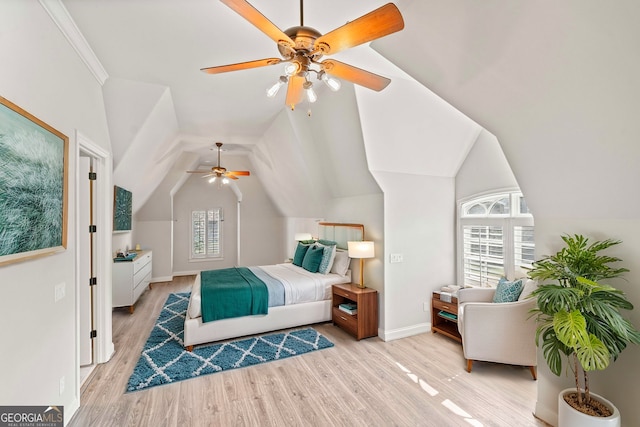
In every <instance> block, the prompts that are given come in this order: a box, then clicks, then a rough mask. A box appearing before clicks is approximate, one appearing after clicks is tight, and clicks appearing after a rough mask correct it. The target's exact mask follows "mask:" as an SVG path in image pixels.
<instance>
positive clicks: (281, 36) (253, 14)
mask: <svg viewBox="0 0 640 427" xmlns="http://www.w3.org/2000/svg"><path fill="white" fill-rule="evenodd" d="M220 1H221V2H222V3H224V4H226V5H227V6H229V7H230V8H231V9H233V10H234V11H235V12H236V13H237V14H238V15H240V16H242V17H243V18H244V19H246V20H247V21H249V22H251V23H252V24H253V25H254V26H255V27H256V28H258V29H259V30H260V31H262V32H263V33H265V34H266V35H267V36H269V38H271V40H273V41H275V42H276V43H278V44H279V45H283V46H289V47H291V48H293V47H294V46H295V43H294V42H293V40H291V37H289V36H288V35H286V34H285V33H284V32H283V31H282V30H281V29H280V28H278V27H276V26H275V24H274V23H273V22H271V21H269V20H268V19H267V18H266V17H265V16H264V15H263V14H262V13H260V12H259V11H258V9H256V8H255V7H253V6H251V5H250V4H249V2H247V1H245V0H220Z"/></svg>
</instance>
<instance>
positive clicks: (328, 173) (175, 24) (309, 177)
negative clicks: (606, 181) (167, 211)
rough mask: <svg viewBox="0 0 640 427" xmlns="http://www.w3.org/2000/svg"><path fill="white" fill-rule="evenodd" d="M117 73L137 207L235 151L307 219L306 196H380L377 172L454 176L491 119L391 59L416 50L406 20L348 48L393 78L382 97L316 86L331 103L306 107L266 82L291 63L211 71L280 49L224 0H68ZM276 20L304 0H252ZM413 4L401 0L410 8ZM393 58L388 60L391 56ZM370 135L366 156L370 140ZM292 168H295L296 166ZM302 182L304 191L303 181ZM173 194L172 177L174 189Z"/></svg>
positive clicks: (113, 123)
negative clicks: (472, 113)
mask: <svg viewBox="0 0 640 427" xmlns="http://www.w3.org/2000/svg"><path fill="white" fill-rule="evenodd" d="M62 3H63V5H64V6H65V7H66V9H67V10H68V11H69V14H70V16H71V18H72V20H73V21H74V22H75V24H76V25H77V27H78V28H79V30H80V32H81V33H82V35H83V36H84V38H85V39H86V41H87V42H88V44H89V46H90V47H91V49H92V50H93V52H94V53H95V55H96V57H97V58H98V60H99V61H100V63H101V64H102V66H103V67H104V69H105V71H106V73H107V74H108V76H109V77H108V79H106V82H105V83H104V85H103V92H104V99H105V106H106V113H107V120H108V124H109V132H110V136H111V146H112V152H113V157H114V181H115V182H116V184H118V185H123V186H125V187H127V188H130V189H132V190H133V191H134V194H136V196H137V197H135V198H134V210H138V209H139V208H140V207H141V206H142V205H143V204H144V202H145V201H146V200H148V198H149V197H151V195H152V193H153V191H154V190H155V189H156V188H159V187H158V186H159V185H160V183H161V182H162V181H163V180H164V179H166V177H170V179H171V180H172V182H174V186H175V185H180V183H181V182H183V181H184V179H183V177H182V178H181V176H182V174H183V171H184V168H185V167H186V168H196V167H199V166H202V167H211V165H212V164H215V161H216V151H215V150H212V148H213V146H214V143H215V142H216V141H222V142H223V143H224V144H225V146H224V148H225V150H226V151H225V152H224V155H225V156H226V155H244V156H247V157H248V161H249V164H250V166H251V167H253V169H254V171H255V174H254V175H255V176H256V177H257V178H258V179H261V180H263V182H265V183H266V184H265V185H266V186H267V187H269V188H268V191H269V192H270V194H271V195H272V198H274V201H276V203H277V204H278V205H279V207H280V209H281V210H282V212H283V214H285V215H292V216H300V215H305V214H306V212H301V211H299V210H296V209H297V208H296V206H300V205H302V204H299V203H298V204H296V203H293V202H287V200H290V199H291V194H289V195H286V193H293V196H294V199H296V200H300V198H302V199H303V200H304V199H305V197H308V196H305V194H306V195H308V194H310V193H313V194H314V197H316V198H315V199H314V200H310V202H313V203H317V204H319V205H321V204H322V200H323V198H326V197H341V196H345V195H357V194H369V193H372V192H379V191H380V190H379V189H378V187H377V185H376V184H375V181H374V179H373V178H372V177H371V175H370V170H384V171H391V172H394V171H395V172H399V173H410V174H425V175H434V176H455V173H456V171H457V168H458V167H459V166H460V164H461V162H462V161H463V160H464V156H465V155H466V153H467V152H468V150H469V149H470V147H471V145H472V144H473V142H474V140H475V138H476V136H477V134H478V132H479V127H478V126H477V125H476V124H475V123H474V122H472V121H471V120H469V119H468V118H466V117H465V116H464V115H462V114H461V113H459V112H458V111H456V110H455V109H454V108H452V107H451V106H449V105H448V104H446V103H445V102H444V101H442V100H441V99H440V98H438V97H437V96H436V95H434V94H433V93H431V92H430V91H429V90H428V89H427V88H425V87H424V86H422V85H421V84H419V83H418V82H416V81H415V80H414V79H413V78H411V77H409V75H407V74H406V73H404V72H403V71H402V70H401V69H400V68H398V67H397V66H395V65H394V64H393V63H392V62H390V61H388V60H387V59H385V57H384V56H383V54H384V53H385V51H386V52H395V51H399V50H402V51H404V52H405V54H406V55H411V52H412V51H413V50H414V49H419V44H420V43H424V42H425V41H423V40H421V39H420V38H419V34H421V32H422V29H421V28H420V25H419V19H417V17H407V16H405V23H406V26H405V29H404V30H403V31H402V32H401V33H402V38H403V40H407V39H408V38H409V39H410V38H411V33H414V34H416V43H415V45H413V44H412V45H408V44H407V43H406V42H403V43H400V42H399V36H398V34H400V33H398V34H392V35H389V36H387V37H385V38H383V39H380V40H379V41H375V42H373V43H371V44H370V45H362V46H359V47H356V48H353V49H350V50H347V51H345V52H341V53H339V54H337V55H335V58H336V59H339V60H340V61H343V62H346V63H349V64H352V65H355V66H357V67H359V68H364V69H367V70H369V71H372V72H375V73H377V74H381V75H384V76H386V77H390V78H391V79H392V83H391V84H390V85H389V87H387V89H385V90H384V91H382V92H379V93H378V92H374V91H371V90H369V89H366V88H361V87H358V86H354V85H352V84H350V83H348V82H343V87H342V89H341V91H339V92H337V93H333V92H330V91H329V90H328V89H327V88H325V87H323V86H322V85H316V86H315V87H316V89H317V91H318V95H319V100H318V102H317V103H315V104H311V106H310V110H311V117H309V116H308V110H309V106H307V105H304V104H300V105H299V108H296V110H295V111H290V110H289V109H288V108H286V107H285V105H284V96H285V94H284V92H285V91H281V93H279V94H278V95H277V96H276V97H275V98H267V97H266V96H265V90H266V88H268V87H269V86H271V85H272V84H273V83H274V82H275V81H276V80H277V78H278V76H279V75H280V74H282V70H281V69H280V67H281V66H279V65H276V66H268V67H263V68H257V69H250V70H243V71H236V72H230V73H224V74H218V75H209V74H205V73H203V72H201V71H200V69H201V68H203V67H210V66H215V65H224V64H230V63H237V62H244V61H250V60H254V59H262V58H269V57H279V53H278V51H277V48H276V45H275V43H274V42H273V41H272V40H271V39H269V38H268V37H267V36H266V35H265V34H263V33H262V32H260V31H259V30H258V29H256V28H255V27H253V26H252V25H251V24H249V23H248V22H247V21H245V20H244V19H243V18H242V17H241V16H239V15H238V14H236V13H235V12H234V11H233V10H231V9H230V8H228V7H227V6H225V5H224V4H223V3H221V2H220V1H218V0H183V1H176V0H154V1H148V0H111V1H104V0H62ZM250 3H251V4H252V5H253V6H254V7H256V8H257V9H258V10H259V11H260V12H262V13H263V14H264V15H265V16H266V17H268V18H269V19H270V20H271V21H272V22H273V23H274V24H275V25H276V26H278V27H279V28H281V29H283V30H284V29H286V28H289V27H292V26H296V25H299V21H300V9H299V7H300V4H299V2H298V1H296V0H277V1H273V0H251V1H250ZM384 3H385V2H384V1H380V0H367V1H358V2H344V1H339V0H322V1H321V0H307V1H306V2H305V3H304V24H305V25H307V26H311V27H314V28H315V29H317V30H318V31H320V32H321V33H326V32H329V31H330V30H332V29H334V28H337V27H339V26H341V25H343V24H345V23H346V22H347V21H350V20H353V19H355V18H357V17H359V16H361V15H363V14H365V13H367V12H369V11H371V10H373V9H376V8H378V7H380V6H382V5H383V4H384ZM411 3H412V1H410V0H407V1H403V0H400V1H398V2H396V5H397V6H398V7H399V9H400V11H401V12H403V11H404V10H405V9H406V7H405V6H409V5H411ZM380 52H382V54H381V53H380ZM365 139H367V144H366V147H367V149H366V153H365V143H364V140H365ZM285 172H286V173H285ZM294 178H295V181H296V183H297V184H296V185H294V184H293V183H292V181H294ZM163 187H164V188H172V184H169V185H167V184H166V183H165V185H164V186H163Z"/></svg>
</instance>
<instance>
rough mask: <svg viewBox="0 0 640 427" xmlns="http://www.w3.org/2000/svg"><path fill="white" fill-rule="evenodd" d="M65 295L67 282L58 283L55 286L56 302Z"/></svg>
mask: <svg viewBox="0 0 640 427" xmlns="http://www.w3.org/2000/svg"><path fill="white" fill-rule="evenodd" d="M64 295H65V283H64V282H62V283H58V284H57V285H56V287H55V302H58V301H60V300H61V299H62V298H64Z"/></svg>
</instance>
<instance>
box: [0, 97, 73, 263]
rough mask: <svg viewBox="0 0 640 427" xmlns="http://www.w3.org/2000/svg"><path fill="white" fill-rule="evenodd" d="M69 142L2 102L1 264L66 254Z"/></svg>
mask: <svg viewBox="0 0 640 427" xmlns="http://www.w3.org/2000/svg"><path fill="white" fill-rule="evenodd" d="M68 150H69V139H68V138H67V137H66V136H65V135H63V134H62V133H60V132H58V131H57V130H55V129H53V128H52V127H51V126H49V125H47V124H46V123H44V122H42V121H41V120H39V119H37V118H36V117H34V116H32V115H31V114H29V113H28V112H26V111H24V110H22V109H21V108H20V107H18V106H17V105H15V104H13V103H11V102H10V101H8V100H6V99H5V98H2V97H0V265H4V264H8V263H11V262H17V261H23V260H25V259H29V258H35V257H39V256H43V255H48V254H51V253H53V252H57V251H60V250H64V249H65V248H66V244H67V235H66V231H67V229H66V227H67V188H68V186H67V183H68Z"/></svg>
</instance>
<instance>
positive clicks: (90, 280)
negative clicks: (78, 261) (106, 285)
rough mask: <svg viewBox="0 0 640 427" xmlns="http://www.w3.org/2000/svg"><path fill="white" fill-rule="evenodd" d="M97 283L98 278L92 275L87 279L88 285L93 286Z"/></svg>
mask: <svg viewBox="0 0 640 427" xmlns="http://www.w3.org/2000/svg"><path fill="white" fill-rule="evenodd" d="M97 284H98V278H97V277H92V278H90V279H89V286H95V285H97Z"/></svg>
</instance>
